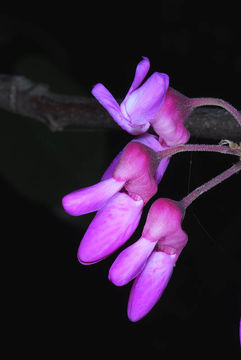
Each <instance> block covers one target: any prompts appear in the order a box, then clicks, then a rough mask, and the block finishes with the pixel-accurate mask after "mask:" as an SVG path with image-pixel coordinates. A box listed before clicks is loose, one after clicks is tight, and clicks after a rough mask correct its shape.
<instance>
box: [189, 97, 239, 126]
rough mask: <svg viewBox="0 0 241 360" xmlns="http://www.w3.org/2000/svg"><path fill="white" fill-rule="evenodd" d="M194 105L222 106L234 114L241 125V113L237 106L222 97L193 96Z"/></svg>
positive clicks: (192, 102)
mask: <svg viewBox="0 0 241 360" xmlns="http://www.w3.org/2000/svg"><path fill="white" fill-rule="evenodd" d="M191 104H192V107H193V108H195V107H199V106H207V105H211V106H220V107H222V108H223V109H225V110H227V111H228V112H230V114H232V115H233V116H234V118H235V119H236V120H237V122H238V123H239V125H240V126H241V114H240V113H239V111H238V110H237V109H235V107H233V106H232V105H230V104H229V103H228V102H226V101H224V100H222V99H216V98H209V97H208V98H193V99H191Z"/></svg>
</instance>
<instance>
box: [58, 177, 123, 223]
mask: <svg viewBox="0 0 241 360" xmlns="http://www.w3.org/2000/svg"><path fill="white" fill-rule="evenodd" d="M123 185H124V181H117V180H115V179H114V178H109V179H107V180H104V181H101V182H99V183H98V184H96V185H93V186H89V187H86V188H83V189H80V190H77V191H74V192H72V193H70V194H68V195H66V196H65V197H64V198H63V199H62V204H63V208H64V210H65V211H66V212H67V213H68V214H70V215H73V216H79V215H83V214H87V213H90V212H92V211H97V210H99V209H101V208H102V206H103V205H104V204H105V203H106V201H107V200H108V199H109V198H111V197H112V196H113V195H114V194H115V193H117V192H118V191H119V190H120V189H121V188H122V187H123Z"/></svg>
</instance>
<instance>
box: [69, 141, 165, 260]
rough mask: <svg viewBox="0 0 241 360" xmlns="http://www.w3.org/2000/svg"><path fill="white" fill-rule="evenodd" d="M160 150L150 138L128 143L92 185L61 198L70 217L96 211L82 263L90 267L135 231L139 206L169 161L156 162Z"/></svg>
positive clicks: (82, 248) (83, 246)
mask: <svg viewBox="0 0 241 360" xmlns="http://www.w3.org/2000/svg"><path fill="white" fill-rule="evenodd" d="M163 149H164V147H163V146H162V145H161V144H160V143H159V142H158V140H157V138H156V137H155V136H154V135H150V134H145V135H143V136H141V137H139V138H137V139H135V140H134V141H131V142H130V143H129V144H127V146H126V147H125V148H124V149H123V151H122V152H121V153H120V154H119V155H117V157H116V158H115V159H114V161H113V162H112V163H111V164H110V166H109V168H108V169H107V170H106V172H105V173H104V175H103V177H102V179H101V181H100V182H99V183H98V184H96V185H93V186H90V187H87V188H84V189H80V190H77V191H74V192H72V193H70V194H68V195H66V196H65V197H64V198H63V201H62V203H63V207H64V209H65V211H66V212H67V213H69V214H70V215H73V216H78V215H82V214H86V213H89V212H93V211H97V214H96V216H95V217H94V219H93V221H92V222H91V224H90V225H89V227H88V229H87V231H86V233H85V235H84V237H83V239H82V241H81V243H80V246H79V250H78V259H79V261H80V262H81V263H82V264H86V265H87V264H93V263H95V262H98V261H100V260H102V259H103V258H105V257H106V256H108V255H110V254H111V253H112V252H113V251H115V250H116V249H118V248H119V247H120V246H121V245H123V244H124V243H125V242H126V241H127V240H128V239H129V238H130V236H131V235H132V234H133V232H134V231H135V229H136V227H137V225H138V223H139V220H140V217H141V214H142V209H143V206H144V205H145V204H146V203H147V202H148V201H149V199H150V198H151V197H152V196H153V195H154V194H155V193H156V191H157V184H158V183H159V182H160V180H161V178H162V176H163V174H164V172H165V170H166V167H167V165H168V163H169V159H167V158H166V159H163V160H162V161H161V162H160V161H159V160H158V153H157V152H158V151H161V150H163Z"/></svg>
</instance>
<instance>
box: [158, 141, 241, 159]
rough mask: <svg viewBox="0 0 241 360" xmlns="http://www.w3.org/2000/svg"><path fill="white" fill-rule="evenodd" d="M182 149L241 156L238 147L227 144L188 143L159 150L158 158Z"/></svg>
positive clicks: (168, 155) (182, 150)
mask: <svg viewBox="0 0 241 360" xmlns="http://www.w3.org/2000/svg"><path fill="white" fill-rule="evenodd" d="M184 151H208V152H218V153H221V154H228V155H235V156H239V157H241V150H240V149H235V150H232V149H230V147H228V146H221V145H197V144H188V145H179V146H175V147H171V148H170V149H166V150H162V151H160V152H159V156H160V160H162V159H164V158H165V157H170V156H172V155H175V154H177V153H180V152H184Z"/></svg>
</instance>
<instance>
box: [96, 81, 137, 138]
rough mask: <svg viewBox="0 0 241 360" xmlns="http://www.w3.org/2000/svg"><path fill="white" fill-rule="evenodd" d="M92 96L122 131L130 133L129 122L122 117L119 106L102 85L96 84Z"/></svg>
mask: <svg viewBox="0 0 241 360" xmlns="http://www.w3.org/2000/svg"><path fill="white" fill-rule="evenodd" d="M91 93H92V95H94V97H95V98H96V99H97V100H98V101H99V103H100V104H101V105H102V106H103V107H104V108H105V109H106V110H107V111H108V113H109V114H110V115H111V116H112V117H113V119H114V120H115V121H116V122H117V124H118V125H119V126H120V127H121V128H122V129H124V130H126V131H128V132H131V131H132V128H131V126H130V124H129V120H128V119H126V118H125V117H124V115H123V114H122V112H121V109H120V106H119V104H118V103H117V101H116V100H115V98H114V97H113V96H112V95H111V93H110V92H109V90H107V89H106V87H105V86H104V85H102V84H96V85H95V86H94V87H93V89H92V91H91Z"/></svg>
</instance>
